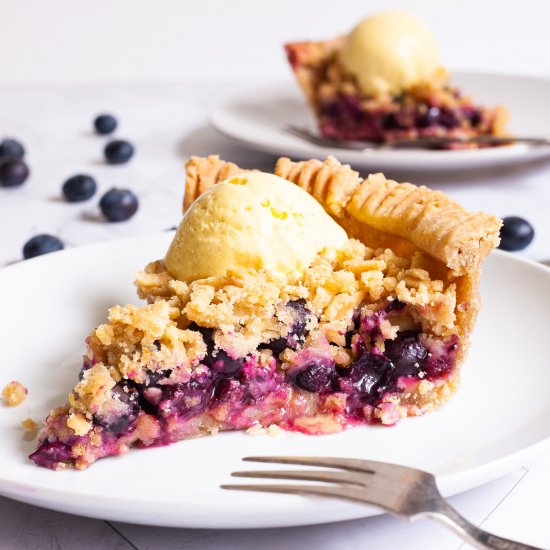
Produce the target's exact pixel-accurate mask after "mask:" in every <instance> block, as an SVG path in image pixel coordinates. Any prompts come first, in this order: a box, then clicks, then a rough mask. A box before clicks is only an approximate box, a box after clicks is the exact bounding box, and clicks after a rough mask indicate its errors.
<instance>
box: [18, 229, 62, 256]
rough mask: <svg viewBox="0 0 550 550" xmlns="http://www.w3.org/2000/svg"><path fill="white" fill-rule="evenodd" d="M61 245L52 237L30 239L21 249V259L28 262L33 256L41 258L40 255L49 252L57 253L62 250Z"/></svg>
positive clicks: (43, 236) (37, 236)
mask: <svg viewBox="0 0 550 550" xmlns="http://www.w3.org/2000/svg"><path fill="white" fill-rule="evenodd" d="M63 248H64V245H63V243H62V242H61V241H60V240H59V239H58V238H57V237H54V236H53V235H47V234H43V235H36V237H33V238H32V239H29V240H28V241H27V242H26V243H25V246H24V247H23V258H25V260H28V259H29V258H34V257H35V256H41V255H42V254H49V253H50V252H57V251H58V250H63Z"/></svg>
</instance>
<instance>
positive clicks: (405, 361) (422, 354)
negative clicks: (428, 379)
mask: <svg viewBox="0 0 550 550" xmlns="http://www.w3.org/2000/svg"><path fill="white" fill-rule="evenodd" d="M384 355H385V356H386V357H387V358H388V359H389V360H390V361H391V362H392V363H393V365H394V367H395V373H396V374H397V376H416V375H417V374H418V372H419V371H420V370H421V369H422V368H424V363H425V360H426V357H427V356H428V350H427V349H426V348H425V347H424V345H423V344H422V343H421V342H420V340H419V339H418V335H417V334H416V333H414V332H412V331H407V332H402V333H401V334H400V335H399V337H398V338H396V339H395V340H389V341H387V342H386V350H385V352H384Z"/></svg>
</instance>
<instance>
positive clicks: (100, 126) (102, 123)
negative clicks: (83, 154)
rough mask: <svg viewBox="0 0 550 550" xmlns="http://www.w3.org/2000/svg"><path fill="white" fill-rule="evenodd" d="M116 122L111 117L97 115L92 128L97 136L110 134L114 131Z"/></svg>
mask: <svg viewBox="0 0 550 550" xmlns="http://www.w3.org/2000/svg"><path fill="white" fill-rule="evenodd" d="M117 124H118V123H117V120H116V118H115V117H114V116H113V115H99V116H97V117H96V119H95V120H94V126H95V129H96V132H97V133H98V134H102V135H105V134H111V133H112V132H114V131H115V130H116V127H117Z"/></svg>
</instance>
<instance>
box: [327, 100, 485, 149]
mask: <svg viewBox="0 0 550 550" xmlns="http://www.w3.org/2000/svg"><path fill="white" fill-rule="evenodd" d="M456 95H457V98H459V97H460V94H459V93H457V94H456ZM394 104H399V108H398V110H397V111H388V110H387V109H384V108H380V109H376V110H370V111H369V110H365V109H364V108H363V107H362V105H361V102H360V101H359V99H358V98H357V97H355V96H349V95H340V96H338V97H337V98H333V99H330V100H328V101H326V102H325V103H322V104H321V106H320V118H321V123H320V127H321V133H322V134H323V135H324V136H326V137H331V138H335V139H358V140H366V141H384V139H388V138H389V139H392V138H395V137H397V138H399V137H414V136H415V133H418V134H420V135H421V136H426V137H429V136H434V135H438V134H437V133H434V132H437V131H438V130H441V129H443V130H447V131H448V130H454V129H456V128H459V127H461V126H462V127H464V128H471V129H479V128H480V127H481V126H482V123H483V113H482V111H481V110H480V109H478V108H475V107H473V106H471V105H465V106H456V107H441V106H437V105H431V104H430V103H427V102H424V103H418V102H417V101H416V100H415V101H413V103H412V104H411V103H410V102H407V98H405V97H400V98H398V97H396V98H394Z"/></svg>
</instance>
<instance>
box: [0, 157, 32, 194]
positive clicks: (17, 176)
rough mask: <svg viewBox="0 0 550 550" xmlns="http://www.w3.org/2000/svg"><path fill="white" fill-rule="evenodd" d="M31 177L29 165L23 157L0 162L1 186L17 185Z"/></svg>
mask: <svg viewBox="0 0 550 550" xmlns="http://www.w3.org/2000/svg"><path fill="white" fill-rule="evenodd" d="M28 177H29V167H28V166H27V165H26V164H25V162H24V161H22V160H21V159H13V160H8V161H7V162H4V163H3V164H0V186H2V187H17V186H18V185H21V184H22V183H24V182H25V181H26V179H27V178H28Z"/></svg>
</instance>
